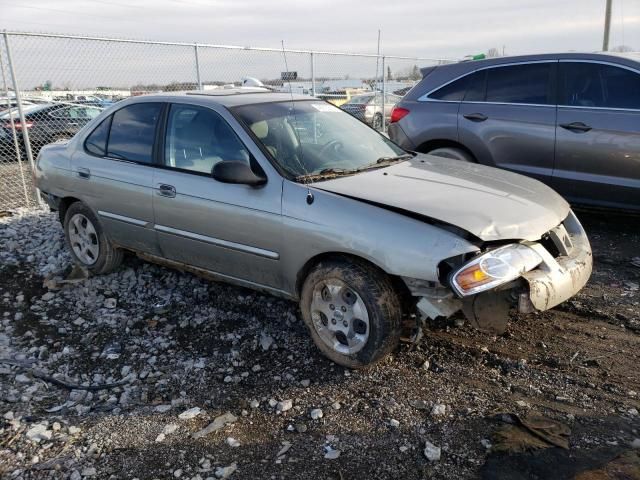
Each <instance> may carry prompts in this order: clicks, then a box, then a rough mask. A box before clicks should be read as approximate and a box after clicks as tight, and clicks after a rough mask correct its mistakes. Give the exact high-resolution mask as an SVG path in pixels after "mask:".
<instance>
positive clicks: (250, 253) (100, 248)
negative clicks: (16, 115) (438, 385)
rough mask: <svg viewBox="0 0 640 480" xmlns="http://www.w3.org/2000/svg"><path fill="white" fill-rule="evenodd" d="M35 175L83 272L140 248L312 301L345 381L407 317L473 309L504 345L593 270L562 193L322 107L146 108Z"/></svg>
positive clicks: (237, 95) (227, 92)
mask: <svg viewBox="0 0 640 480" xmlns="http://www.w3.org/2000/svg"><path fill="white" fill-rule="evenodd" d="M300 124H302V125H310V126H311V127H310V128H298V126H299V125H300ZM35 172H36V173H35V174H36V183H37V186H38V188H39V189H40V190H41V191H42V194H43V196H44V198H46V200H47V202H48V203H49V205H50V206H51V208H52V209H54V210H57V211H58V212H59V215H60V220H61V221H62V223H63V226H64V231H65V238H66V242H67V246H68V248H69V251H70V253H71V255H72V257H73V259H74V260H75V261H76V262H77V263H78V264H79V265H80V266H82V267H83V268H86V269H87V270H89V271H91V272H93V273H95V274H100V273H106V272H109V271H111V270H113V269H114V268H117V266H118V264H119V263H120V262H121V261H122V258H123V252H124V251H125V250H129V251H133V252H135V253H136V254H138V255H139V256H140V257H141V258H144V259H147V260H150V261H154V262H158V263H161V264H164V265H168V266H170V267H176V268H180V269H182V270H188V271H192V272H195V273H198V274H201V275H204V276H206V277H209V278H212V279H215V280H222V281H226V282H231V283H236V284H239V285H243V286H245V287H249V288H254V289H259V290H264V291H267V292H270V293H273V294H275V295H279V296H281V297H285V298H288V299H291V300H296V301H299V302H300V308H301V312H302V318H303V320H304V322H305V324H306V325H307V327H308V329H309V332H310V334H311V337H312V338H313V340H314V342H315V343H316V345H317V346H318V348H319V349H320V350H321V351H322V352H323V353H324V354H325V355H326V356H327V357H329V358H330V359H332V360H333V361H335V362H337V363H339V364H341V365H344V366H347V367H353V368H355V367H362V366H365V365H367V364H369V363H372V362H375V361H378V360H380V359H381V358H383V357H384V356H385V354H387V353H388V352H390V351H391V350H392V349H394V347H395V346H396V345H397V344H398V341H399V339H400V336H401V334H402V333H403V328H404V327H403V319H407V318H413V319H416V318H418V319H419V318H422V319H427V318H431V319H435V318H438V317H449V316H451V315H454V314H457V313H458V314H460V315H462V313H460V312H464V315H466V317H467V318H468V319H469V321H470V322H471V323H472V324H473V325H475V326H477V327H479V328H482V329H485V330H490V331H493V332H501V331H504V329H505V328H506V323H507V320H508V318H509V317H508V311H509V308H510V307H512V306H515V305H517V306H518V308H519V309H520V310H521V311H529V312H531V311H534V310H547V309H549V308H552V307H553V306H555V305H557V304H559V303H560V302H563V301H564V300H566V299H568V298H569V297H571V296H572V295H574V294H575V293H576V292H577V291H578V290H580V289H581V288H582V287H583V285H584V284H585V283H586V281H587V280H588V278H589V276H590V273H591V266H592V260H591V248H590V246H589V241H588V239H587V236H586V234H585V232H584V230H583V228H582V227H581V225H580V223H579V222H578V220H577V218H576V217H575V215H574V214H573V213H572V212H571V209H570V208H569V205H568V204H567V202H565V201H564V200H563V199H562V198H561V197H560V196H559V195H558V194H556V193H555V192H554V191H553V190H551V189H550V188H548V187H546V186H545V185H543V184H541V183H540V182H537V181H535V180H533V179H530V178H526V177H523V176H521V175H516V174H513V173H511V172H505V171H501V170H497V169H493V168H489V167H484V166H477V165H461V166H460V168H452V166H451V162H450V161H448V160H447V159H443V158H440V157H434V156H428V155H418V154H412V153H408V152H406V151H404V150H402V149H401V148H400V147H398V146H397V145H395V144H394V143H393V142H391V141H390V140H389V139H387V138H386V137H385V136H383V135H382V134H380V133H378V132H376V131H375V130H373V129H371V128H370V127H368V126H367V125H365V124H363V123H362V122H360V121H358V120H356V119H355V118H353V117H352V116H350V115H348V114H346V113H345V112H343V111H341V110H340V109H339V108H337V107H335V106H333V105H330V104H328V103H326V102H323V101H321V100H318V99H312V98H311V99H310V98H309V97H307V96H299V95H294V96H291V95H289V94H283V93H271V92H265V91H264V90H263V89H245V88H240V89H220V90H212V91H210V92H191V93H186V94H160V95H146V96H142V97H134V98H131V99H129V100H124V101H122V102H120V103H118V104H116V105H114V106H113V107H111V108H109V109H108V110H106V111H104V112H103V113H102V114H101V115H100V116H98V118H96V119H94V120H93V121H92V122H91V123H90V124H89V125H87V126H86V127H85V128H84V129H83V130H82V131H81V132H80V133H79V134H78V135H76V136H75V137H74V138H73V139H72V140H71V141H70V142H68V143H55V144H52V145H48V146H46V147H45V148H43V149H42V151H41V153H40V156H39V158H38V164H37V167H36V171H35ZM414 313H416V314H418V316H417V317H416V316H411V315H412V314H414ZM418 325H421V324H420V323H417V322H415V323H414V327H418Z"/></svg>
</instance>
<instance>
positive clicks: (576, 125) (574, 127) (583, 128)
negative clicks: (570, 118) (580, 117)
mask: <svg viewBox="0 0 640 480" xmlns="http://www.w3.org/2000/svg"><path fill="white" fill-rule="evenodd" d="M558 126H559V127H562V128H564V129H565V130H569V131H571V132H588V131H589V130H591V127H590V126H589V125H586V124H584V123H582V122H572V123H561V124H560V125H558Z"/></svg>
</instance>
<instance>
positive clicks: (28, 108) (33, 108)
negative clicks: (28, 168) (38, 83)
mask: <svg viewBox="0 0 640 480" xmlns="http://www.w3.org/2000/svg"><path fill="white" fill-rule="evenodd" d="M50 106H51V105H48V104H44V105H32V104H29V105H23V107H22V112H23V113H24V114H25V115H26V114H27V113H33V112H37V111H38V110H43V109H45V108H48V107H50ZM18 113H19V112H18V107H11V109H5V110H3V111H2V114H1V115H0V118H6V119H8V118H9V114H11V116H12V117H13V118H17V117H18Z"/></svg>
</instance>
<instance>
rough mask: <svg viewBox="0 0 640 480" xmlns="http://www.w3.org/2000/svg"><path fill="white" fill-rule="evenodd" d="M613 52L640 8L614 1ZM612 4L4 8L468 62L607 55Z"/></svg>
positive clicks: (8, 3)
mask: <svg viewBox="0 0 640 480" xmlns="http://www.w3.org/2000/svg"><path fill="white" fill-rule="evenodd" d="M613 2H614V11H613V24H612V34H611V45H612V46H615V45H620V44H623V43H624V44H626V45H630V46H632V47H634V48H635V49H636V50H640V1H639V0H613ZM604 5H605V0H447V1H445V2H441V1H435V0H404V1H390V0H367V1H362V0H355V1H354V0H352V1H344V0H324V1H318V0H315V1H313V2H310V1H308V0H298V1H295V0H283V1H274V0H272V1H269V0H52V1H44V0H20V1H16V0H0V29H5V28H6V29H7V30H20V31H38V32H52V33H74V34H86V35H97V36H115V37H124V38H142V39H150V40H169V41H185V42H202V43H219V44H233V45H251V46H260V47H280V41H281V40H284V42H285V45H286V46H287V47H288V48H308V49H323V50H339V51H354V52H355V51H357V52H374V51H375V49H376V39H377V31H378V29H379V28H380V29H382V38H383V51H384V53H386V54H389V55H393V54H396V55H407V56H413V55H416V56H423V57H446V58H459V57H461V56H463V55H466V54H470V53H477V52H482V51H486V50H487V49H489V48H491V47H497V48H499V49H502V47H503V45H504V46H505V50H506V53H507V54H519V53H529V52H545V51H566V50H583V51H594V50H599V49H600V48H601V44H602V29H603V14H604Z"/></svg>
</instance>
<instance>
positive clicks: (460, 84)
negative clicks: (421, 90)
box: [429, 75, 471, 102]
mask: <svg viewBox="0 0 640 480" xmlns="http://www.w3.org/2000/svg"><path fill="white" fill-rule="evenodd" d="M470 76H471V75H465V76H464V77H462V78H459V79H458V80H454V81H453V82H451V83H450V84H448V85H445V86H444V87H442V88H439V89H438V90H436V91H435V92H433V93H432V94H431V95H429V98H432V99H434V100H444V101H448V102H459V101H461V100H462V99H463V98H464V94H465V93H466V91H467V85H468V84H469V77H470Z"/></svg>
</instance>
